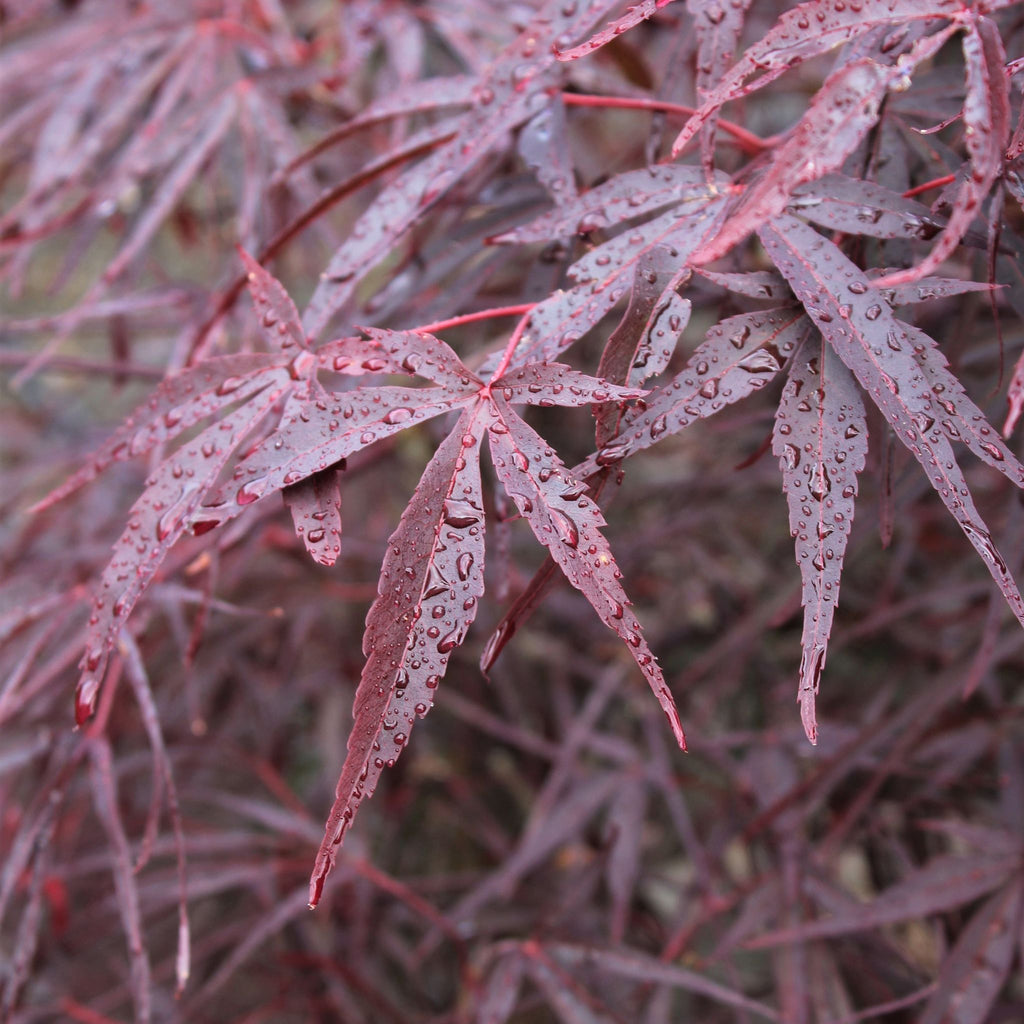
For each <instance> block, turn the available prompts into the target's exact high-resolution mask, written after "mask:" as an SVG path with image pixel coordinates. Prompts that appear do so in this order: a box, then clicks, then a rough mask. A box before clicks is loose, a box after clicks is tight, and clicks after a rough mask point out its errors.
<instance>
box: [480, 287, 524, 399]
mask: <svg viewBox="0 0 1024 1024" xmlns="http://www.w3.org/2000/svg"><path fill="white" fill-rule="evenodd" d="M534 305H536V303H534ZM530 309H531V310H532V309H533V306H531V307H530ZM529 319H530V314H529V313H527V314H526V316H524V317H523V318H522V320H520V321H519V323H517V324H516V329H515V330H514V331H513V332H512V337H511V338H509V339H508V344H507V345H506V346H505V351H504V353H503V354H502V357H501V362H500V363H498V368H497V369H496V370H495V371H494V373H493V374H492V375H491V379H490V380H489V381H488V382H487V384H488V387H489V386H490V385H491V384H492V383H493V382H494V381H496V380H498V379H499V378H500V377H501V376H502V375H503V374H504V372H505V371H506V370H507V369H508V367H509V363H511V362H512V356H513V354H514V353H515V350H516V346H517V345H518V344H519V340H520V339H521V338H522V336H523V331H525V330H526V324H527V322H528V321H529Z"/></svg>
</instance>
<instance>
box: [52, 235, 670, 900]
mask: <svg viewBox="0 0 1024 1024" xmlns="http://www.w3.org/2000/svg"><path fill="white" fill-rule="evenodd" d="M243 258H244V260H245V262H246V265H247V267H248V270H249V275H250V290H251V292H252V295H253V299H254V302H255V305H256V310H257V313H258V314H259V318H260V323H261V326H262V329H263V332H264V336H265V338H266V339H267V341H268V343H269V344H270V345H271V346H272V347H273V348H274V349H275V350H276V351H274V352H270V353H266V354H244V355H237V356H226V357H223V358H221V359H217V360H211V361H210V362H209V363H205V364H203V365H201V366H198V367H196V368H194V369H190V370H186V371H184V372H182V373H180V374H178V375H176V376H175V377H173V378H171V379H169V380H168V381H166V382H165V383H164V384H163V385H162V386H161V388H160V389H159V390H158V391H157V393H156V394H155V395H154V396H153V398H152V399H151V400H150V401H149V402H148V403H147V404H145V405H144V406H143V407H142V408H141V409H140V410H138V411H137V412H136V413H135V414H134V415H133V416H132V417H131V418H130V419H129V420H128V422H127V423H125V424H124V426H122V427H121V429H120V430H118V431H117V433H116V434H115V435H114V437H113V438H111V440H110V441H109V442H108V443H107V444H106V445H105V446H104V447H103V448H102V449H101V450H100V452H99V453H97V455H96V456H95V457H94V458H93V459H92V460H91V461H90V462H89V463H88V465H87V466H86V467H85V468H84V469H83V470H81V471H80V472H79V473H78V474H76V475H75V476H74V477H73V478H72V479H71V480H70V481H68V483H66V484H65V485H64V486H63V487H61V488H59V489H58V490H57V491H55V492H54V493H53V494H51V495H50V496H49V497H48V498H46V499H44V501H43V502H41V503H40V505H39V507H40V508H42V507H45V506H47V505H49V504H52V503H53V502H55V501H57V500H59V499H60V498H62V497H64V496H65V495H67V494H68V493H69V492H70V491H72V490H73V489H74V488H76V487H78V486H80V485H81V484H83V483H85V482H86V481H88V480H89V479H91V478H92V477H94V476H95V475H96V474H97V473H98V472H100V471H101V470H102V469H103V468H104V467H105V466H107V465H108V464H109V463H111V462H113V461H116V460H118V459H122V458H126V457H128V456H130V455H136V454H141V453H142V452H145V451H148V450H151V449H152V448H153V447H155V446H156V445H157V444H160V443H162V442H165V441H168V440H171V439H173V438H174V437H176V436H178V435H179V434H180V433H181V432H182V431H183V430H185V429H187V428H189V427H192V426H194V425H195V424H197V423H199V422H200V421H201V420H203V419H205V418H207V417H209V416H211V415H213V414H217V413H225V414H226V415H224V416H223V418H221V419H219V420H217V421H215V422H214V423H212V424H211V425H210V426H208V427H206V429H205V430H202V431H201V432H200V433H199V434H198V435H197V436H196V437H194V438H193V439H191V440H189V441H187V442H186V443H185V444H183V445H182V446H181V447H179V448H178V449H177V450H176V451H174V452H173V453H172V454H170V455H169V456H168V457H167V458H166V459H165V460H164V461H163V462H162V463H161V464H160V466H159V467H158V469H157V470H156V472H155V473H154V474H153V475H152V476H151V477H150V478H149V480H148V481H147V485H146V490H145V491H144V492H143V494H142V496H141V497H140V498H139V500H138V501H137V502H136V503H135V505H134V507H133V508H132V510H131V512H130V513H129V522H128V528H127V529H126V530H125V532H124V534H123V535H122V536H121V538H120V540H119V541H118V542H117V544H116V545H115V548H114V556H113V558H112V560H111V562H110V563H109V565H108V566H107V568H106V570H105V571H104V573H103V576H102V578H101V581H100V586H99V588H98V593H97V596H96V599H95V603H94V610H93V615H92V618H91V620H90V626H89V633H88V640H87V648H86V652H85V655H84V657H83V659H82V664H81V668H82V676H81V678H80V680H79V684H78V692H77V698H76V717H77V719H78V721H79V722H83V721H85V719H86V718H88V717H89V715H90V714H91V713H92V711H93V708H94V707H95V703H96V699H97V694H98V691H99V687H100V684H101V681H102V678H103V675H104V672H105V669H106V666H107V663H108V660H109V656H110V651H111V649H112V648H113V645H114V643H115V642H116V640H117V636H118V633H119V631H120V629H121V628H122V626H123V625H124V623H125V621H126V619H127V616H128V615H129V613H130V611H131V609H132V608H133V607H134V605H135V604H136V603H137V601H138V599H139V598H140V596H141V595H142V593H143V592H144V590H145V589H146V587H147V586H148V585H149V583H150V582H151V581H152V580H153V578H154V577H155V575H156V573H157V571H158V569H159V566H160V564H161V563H162V562H163V560H164V558H165V557H166V555H167V552H168V550H169V549H170V547H171V545H172V544H173V543H174V542H175V540H177V539H178V537H180V536H181V534H182V533H183V532H184V531H185V530H186V529H187V528H189V527H192V528H193V530H194V531H195V532H197V533H198V532H205V530H206V529H209V528H211V527H212V526H215V525H217V524H218V523H221V522H224V521H226V520H228V519H231V518H233V517H234V516H237V515H239V514H240V513H241V512H242V511H243V510H244V509H245V508H246V507H247V506H249V505H251V504H252V503H254V502H256V501H258V500H259V499H261V498H263V497H266V496H268V495H270V494H272V493H276V492H281V493H283V495H284V498H285V501H286V503H287V504H288V505H289V507H290V509H291V511H292V515H293V518H294V520H295V525H296V530H297V532H298V533H299V535H300V536H301V537H302V539H303V542H304V543H305V544H306V546H307V548H308V549H309V550H310V553H311V554H312V555H313V557H314V558H316V559H317V560H318V561H320V562H321V563H323V564H327V565H329V564H331V563H332V562H333V561H334V559H335V558H336V557H337V552H338V546H339V543H340V536H341V518H340V512H339V504H340V496H339V493H338V474H337V471H336V467H337V466H338V465H339V464H340V463H341V462H342V461H343V460H344V459H345V458H347V457H348V456H349V455H352V454H353V453H355V452H357V451H360V450H361V449H363V448H366V447H368V446H370V445H372V444H373V443H374V442H376V441H378V440H380V439H382V438H384V437H388V436H391V435H393V434H396V433H398V432H400V431H402V430H405V429H407V428H408V427H410V426H412V425H414V424H416V423H420V422H422V421H423V420H426V419H429V418H432V417H436V416H440V415H443V414H445V413H457V414H458V416H457V420H456V422H455V425H454V427H453V429H452V430H451V432H450V433H449V434H448V436H447V438H446V439H445V440H444V441H443V442H442V443H441V445H440V446H439V448H438V449H437V451H436V453H435V455H434V457H433V458H432V459H431V460H430V462H429V464H428V465H427V468H426V470H425V471H424V474H423V477H422V479H421V481H420V483H419V485H418V487H417V488H416V491H415V493H414V494H413V497H412V500H411V502H410V504H409V507H408V508H407V509H406V511H405V513H404V514H403V516H402V519H401V521H400V523H399V525H398V528H397V529H396V531H395V532H394V534H393V535H392V537H391V539H390V540H389V542H388V547H387V554H386V556H385V559H384V564H383V567H382V570H381V578H380V584H379V587H378V597H377V600H376V601H375V602H374V604H373V606H372V607H371V608H370V611H369V614H368V616H367V620H366V633H365V636H364V653H365V654H366V657H367V661H366V665H365V668H364V671H363V675H362V679H361V681H360V684H359V687H358V690H357V692H356V699H355V723H354V726H353V730H352V733H351V735H350V738H349V745H348V756H347V757H346V760H345V763H344V766H343V768H342V771H341V777H340V780H339V783H338V791H337V799H336V801H335V804H334V807H333V808H332V810H331V813H330V816H329V818H328V822H327V832H326V836H325V838H324V842H323V844H322V846H321V849H320V852H319V854H318V856H317V860H316V867H315V870H314V874H313V879H312V882H311V889H310V903H311V904H314V905H315V903H316V902H317V900H318V899H319V896H320V892H321V889H322V886H323V882H324V879H325V878H326V875H327V873H328V871H329V870H330V868H331V865H332V864H333V863H334V859H335V856H336V851H337V847H338V845H339V844H340V842H341V840H342V838H343V836H344V834H345V831H346V829H347V827H348V825H349V823H350V822H351V820H352V818H353V816H354V814H355V811H356V809H357V807H358V806H359V804H360V802H361V801H362V800H363V799H364V798H365V797H366V796H368V795H369V794H370V793H372V792H373V789H374V787H375V785H376V782H377V779H378V778H379V776H380V773H381V770H382V769H383V768H384V766H385V765H386V764H389V763H393V762H394V760H395V758H397V757H398V755H399V753H400V752H401V749H402V747H403V746H404V745H405V743H406V741H407V740H408V736H409V732H410V730H411V728H412V725H413V722H414V721H415V720H416V718H417V717H420V716H422V715H424V714H426V712H427V710H428V709H429V707H430V706H431V701H432V699H433V694H434V691H435V690H436V688H437V685H438V683H439V681H440V679H441V677H442V676H443V675H444V672H445V669H446V667H447V663H448V659H449V657H450V655H451V653H452V651H454V650H455V649H456V648H457V647H458V646H459V645H460V644H461V643H462V641H463V639H464V637H465V635H466V631H467V630H468V628H469V626H470V624H471V623H472V621H473V619H474V617H475V614H476V608H477V603H478V601H479V598H480V596H481V595H482V593H483V566H484V511H483V498H482V494H481V483H480V452H481V449H482V446H483V441H484V438H485V436H486V437H487V438H488V439H489V446H490V451H491V458H492V461H493V463H494V467H495V470H496V473H497V476H498V478H499V480H500V481H501V483H502V485H503V487H504V488H505V490H506V491H507V492H508V494H509V497H510V498H511V500H512V501H513V502H514V503H515V505H516V507H517V508H518V510H519V512H520V514H521V515H522V516H523V518H524V519H525V520H526V521H527V522H528V523H529V525H530V527H531V529H532V530H533V532H534V534H535V536H536V537H537V539H538V540H539V541H540V542H541V544H543V545H544V546H545V547H546V548H547V549H548V551H549V552H550V553H551V556H552V558H553V559H554V561H555V563H556V564H557V565H558V567H559V568H560V569H561V571H562V572H563V573H564V575H565V576H566V578H567V579H568V580H569V581H570V582H571V583H572V584H573V586H575V587H576V588H577V589H578V590H580V591H581V592H582V593H583V595H584V596H585V597H586V598H587V600H588V601H589V602H590V603H591V604H592V605H593V607H594V609H595V610H596V611H597V613H598V615H599V617H600V618H601V620H602V621H603V622H605V623H606V624H607V625H608V626H609V627H610V628H611V629H613V630H614V631H615V632H616V633H617V634H618V635H619V636H620V637H621V638H622V639H623V640H624V641H625V643H626V647H627V649H628V651H629V652H630V654H631V655H632V657H633V658H634V659H635V661H636V662H637V664H638V665H639V667H640V669H641V671H642V672H643V674H644V676H645V678H646V679H647V681H648V683H649V684H650V686H651V689H652V690H653V692H654V694H655V696H656V697H657V699H658V701H659V703H660V704H661V706H662V708H663V709H664V711H665V713H666V714H667V715H668V718H669V721H670V723H671V725H672V729H673V732H674V733H675V736H676V739H677V740H678V742H679V744H680V745H681V746H685V741H684V738H683V732H682V727H681V725H680V722H679V715H678V712H677V711H676V707H675V703H674V701H673V699H672V696H671V694H670V692H669V689H668V686H667V684H666V682H665V678H664V676H663V675H662V672H661V670H660V668H659V667H658V664H657V662H656V661H655V659H654V655H653V654H652V653H651V650H650V648H649V647H648V645H647V642H646V640H645V639H644V637H643V633H642V630H641V627H640V624H639V622H638V621H637V619H636V617H635V616H634V615H633V613H632V612H631V611H630V602H629V598H628V597H627V595H626V592H625V590H624V589H623V586H622V584H621V582H620V580H621V573H620V571H619V569H618V567H617V565H616V564H615V560H614V558H613V556H612V553H611V549H610V547H609V545H608V542H607V540H606V539H605V537H604V534H603V533H602V527H603V526H604V525H605V520H604V518H603V516H602V515H601V511H600V508H599V507H598V506H597V504H596V503H595V502H594V501H593V500H592V499H591V498H590V497H589V496H588V495H587V494H586V493H585V490H586V488H585V486H584V484H583V483H581V482H580V481H578V480H577V479H576V478H574V477H573V476H572V475H571V474H570V473H569V471H568V470H567V469H566V467H565V465H564V464H563V463H562V461H561V460H560V459H559V457H558V456H557V454H556V453H555V452H554V450H553V449H552V448H551V447H549V446H548V445H547V444H546V442H545V441H544V439H543V438H542V437H541V436H540V435H539V434H537V433H536V432H535V431H534V430H533V429H532V428H531V427H530V426H528V425H527V424H526V423H525V422H524V421H523V420H522V419H521V418H520V417H519V416H518V415H517V414H516V413H515V412H513V411H512V406H514V405H520V404H525V405H544V406H550V405H564V406H591V405H598V406H600V405H603V404H606V403H610V402H617V403H624V402H628V401H630V400H632V399H636V398H639V397H641V396H642V395H644V394H646V392H645V391H643V390H641V389H639V388H629V387H620V386H617V385H615V384H612V383H609V382H608V381H605V380H601V379H599V378H596V377H592V376H588V375H587V374H584V373H580V372H578V371H576V370H573V369H571V368H570V367H568V366H566V365H563V364H561V363H555V362H551V361H538V360H527V361H522V360H517V359H516V358H515V350H516V348H517V347H518V345H519V342H520V341H521V339H522V337H523V332H524V330H525V328H526V326H527V324H528V323H529V322H530V320H529V317H527V318H524V320H523V321H522V322H521V323H520V325H519V328H518V329H517V330H516V331H515V333H514V334H513V335H512V338H511V339H510V342H509V345H508V347H507V349H506V352H505V355H504V357H503V358H502V359H501V360H500V362H499V364H498V365H497V367H496V368H495V370H494V372H493V373H492V374H491V375H490V378H489V379H488V380H487V382H486V383H485V382H484V380H482V379H481V377H479V376H477V375H476V374H475V373H473V372H471V371H470V370H469V369H468V368H467V367H466V366H465V365H464V364H463V362H462V361H461V360H460V359H459V357H458V356H457V355H456V353H455V352H454V351H453V350H452V349H451V348H450V347H449V346H448V345H447V344H446V343H445V342H444V341H442V340H441V339H439V338H436V337H434V336H433V335H431V334H429V333H426V332H417V331H387V330H379V329H375V328H366V329H365V334H366V337H364V338H359V337H353V338H341V339H338V340H336V341H332V342H328V343H327V344H325V345H322V346H320V347H319V348H317V349H315V350H314V349H312V348H310V347H309V345H308V343H307V341H306V339H305V337H304V335H303V332H302V328H301V323H300V320H299V317H298V313H297V311H296V310H295V307H294V305H293V304H292V302H291V299H290V298H289V297H288V295H287V293H286V292H285V290H284V288H283V286H282V285H281V284H280V283H279V282H278V281H276V280H275V279H274V278H273V277H272V276H271V275H270V274H269V273H267V272H266V271H265V270H263V269H262V268H261V267H260V266H259V265H258V264H256V263H255V262H254V261H253V260H252V259H251V258H249V257H248V256H247V255H245V254H244V253H243ZM319 369H323V370H328V371H331V372H333V373H341V374H348V375H358V374H367V373H372V374H382V373H386V374H404V375H406V376H418V377H421V378H424V379H426V380H428V381H430V386H427V387H399V386H395V385H390V384H375V385H368V386H362V387H354V388H351V389H350V390H342V391H328V390H327V389H326V388H325V387H324V386H323V385H322V384H321V383H320V382H319V380H318V379H317V376H316V373H317V370H319ZM238 403H241V404H238ZM231 406H237V407H236V408H234V409H232V410H231V411H229V409H230V407H231ZM271 413H275V414H276V421H275V424H274V426H273V428H272V429H269V430H267V431H265V437H264V438H263V440H262V441H260V443H259V444H257V445H256V446H255V447H253V448H252V449H251V450H250V451H248V452H247V453H246V454H245V455H244V456H243V457H242V458H241V459H240V460H239V461H238V462H237V464H236V466H235V468H234V471H233V473H232V474H231V475H230V477H229V479H228V480H227V481H226V482H218V481H219V480H220V478H221V477H222V476H223V472H224V470H225V469H226V467H227V466H228V464H229V462H230V461H231V459H232V456H233V455H234V453H235V451H236V449H237V448H238V446H239V445H240V444H241V442H242V441H243V440H244V438H245V437H247V436H248V435H249V434H251V433H253V432H254V431H255V430H256V429H257V428H258V427H259V426H260V424H261V423H262V422H263V421H264V420H265V419H266V418H267V417H268V416H270V415H271Z"/></svg>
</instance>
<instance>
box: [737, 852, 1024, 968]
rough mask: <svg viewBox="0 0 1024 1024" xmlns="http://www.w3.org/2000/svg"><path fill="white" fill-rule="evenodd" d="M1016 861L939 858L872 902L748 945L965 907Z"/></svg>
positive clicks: (770, 934) (1004, 876)
mask: <svg viewBox="0 0 1024 1024" xmlns="http://www.w3.org/2000/svg"><path fill="white" fill-rule="evenodd" d="M1017 859H1018V855H1016V854H1011V855H1006V854H995V855H991V854H978V855H976V856H974V857H936V858H934V859H933V860H931V861H929V862H928V863H927V864H926V865H925V866H924V867H922V868H919V869H918V870H916V871H914V872H913V873H912V874H911V875H909V876H908V877H907V878H906V879H905V880H904V881H902V882H898V883H897V884H896V885H892V886H890V887H889V888H888V889H884V890H882V892H880V893H879V894H878V896H877V897H876V898H875V899H874V900H873V901H872V902H871V903H859V904H853V903H851V904H850V905H849V907H848V908H847V909H846V910H845V911H844V912H842V913H837V914H835V916H833V917H828V918H823V919H822V920H820V921H809V922H807V923H806V924H801V925H798V926H796V927H794V928H786V929H781V930H779V931H775V932H768V933H767V934H762V935H760V936H758V937H756V938H753V939H751V940H750V941H748V942H747V943H746V946H747V947H748V948H749V949H757V948H762V947H765V946H776V945H780V944H783V943H790V942H803V941H806V940H807V939H816V938H824V937H825V936H829V935H849V934H851V933H853V932H860V931H867V930H868V929H871V928H881V927H884V926H885V925H889V924H896V923H898V922H900V921H911V920H915V919H918V918H922V917H926V916H927V915H929V914H936V913H941V912H943V911H947V910H952V909H953V908H955V907H962V906H964V905H965V904H968V903H971V902H973V901H974V900H976V899H978V898H979V897H981V896H985V895H986V894H988V893H990V892H992V891H993V890H994V889H998V888H999V887H1000V886H1001V885H1003V884H1005V883H1006V882H1007V881H1008V880H1009V879H1010V878H1011V877H1012V876H1013V875H1014V873H1015V872H1016V871H1017Z"/></svg>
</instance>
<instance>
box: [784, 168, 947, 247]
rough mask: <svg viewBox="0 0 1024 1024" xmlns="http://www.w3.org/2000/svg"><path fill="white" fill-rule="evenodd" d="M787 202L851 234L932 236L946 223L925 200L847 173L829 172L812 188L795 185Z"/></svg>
mask: <svg viewBox="0 0 1024 1024" xmlns="http://www.w3.org/2000/svg"><path fill="white" fill-rule="evenodd" d="M788 206H789V209H790V211H791V212H793V213H796V214H798V215H799V216H801V217H804V218H806V219H807V220H810V221H813V222H814V223H815V224H820V225H821V226H822V227H825V228H831V229H832V230H833V231H842V232H843V233H844V234H848V235H868V236H870V237H871V238H911V239H929V238H934V237H935V235H937V234H938V233H939V232H940V231H941V230H942V227H943V221H942V220H941V219H940V218H938V217H936V216H934V215H933V214H932V212H931V211H930V210H929V209H928V207H927V206H925V205H924V204H922V203H918V202H916V201H915V200H913V199H907V198H905V197H904V196H902V195H901V194H900V193H899V192H894V191H892V190H891V189H887V188H884V187H883V186H882V185H876V184H875V183H874V182H872V181H862V180H860V179H859V178H850V177H847V176H846V175H845V174H828V175H826V176H825V177H823V178H822V179H821V180H820V181H817V182H815V183H814V186H813V188H812V187H808V186H806V185H802V186H801V187H800V188H797V189H794V191H793V195H792V196H791V197H790V200H789V203H788Z"/></svg>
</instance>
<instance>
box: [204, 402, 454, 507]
mask: <svg viewBox="0 0 1024 1024" xmlns="http://www.w3.org/2000/svg"><path fill="white" fill-rule="evenodd" d="M471 397H472V395H471V394H465V395H456V396H453V395H452V393H451V392H450V391H449V390H448V389H447V388H399V387H379V388H357V389H356V390H354V391H342V392H338V393H329V395H328V399H327V400H324V399H323V398H316V399H313V400H311V401H308V402H306V403H304V404H302V405H301V407H300V409H299V410H298V411H297V413H296V414H295V416H294V417H293V418H292V419H291V420H290V421H289V422H287V423H285V424H284V425H282V426H281V427H280V428H278V430H276V431H275V432H274V435H273V437H271V438H268V439H267V440H266V441H264V442H263V443H262V444H260V445H259V446H258V447H257V448H256V449H254V450H253V451H252V452H251V453H250V454H249V455H248V456H246V458H245V459H244V460H243V461H242V462H240V463H239V464H238V466H237V467H236V469H235V472H234V475H233V477H232V480H231V482H230V483H228V484H225V485H223V486H222V487H220V488H219V489H218V490H217V491H216V492H215V493H214V494H213V495H212V496H211V497H210V498H209V500H207V501H205V502H203V509H202V510H201V511H200V515H199V518H200V519H203V518H206V517H208V518H210V519H212V520H225V519H230V518H232V517H234V516H236V515H238V513H239V512H240V511H241V510H242V509H243V508H244V507H245V506H246V505H251V504H252V503H253V502H254V501H257V500H259V499H260V498H262V497H264V496H265V495H267V494H272V493H274V492H275V491H279V490H281V488H283V487H289V486H291V485H292V484H297V483H298V482H299V481H300V480H304V479H305V478H306V477H308V476H310V475H311V474H313V473H318V472H320V471H321V470H324V469H327V468H328V467H329V466H333V465H335V464H336V463H338V462H340V461H341V460H342V459H345V458H348V456H350V455H352V454H354V453H355V452H357V451H360V450H361V449H363V448H366V447H368V446H369V445H371V444H374V443H375V442H376V441H380V440H381V439H383V438H385V437H390V436H392V435H393V434H397V433H399V432H401V431H403V430H405V429H407V428H408V427H411V426H414V425H415V424H417V423H422V422H423V421H424V420H428V419H431V418H432V417H434V416H440V415H441V414H442V413H446V412H450V411H451V409H452V408H453V406H454V405H456V404H457V403H458V402H459V401H468V400H469V398H471Z"/></svg>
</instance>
